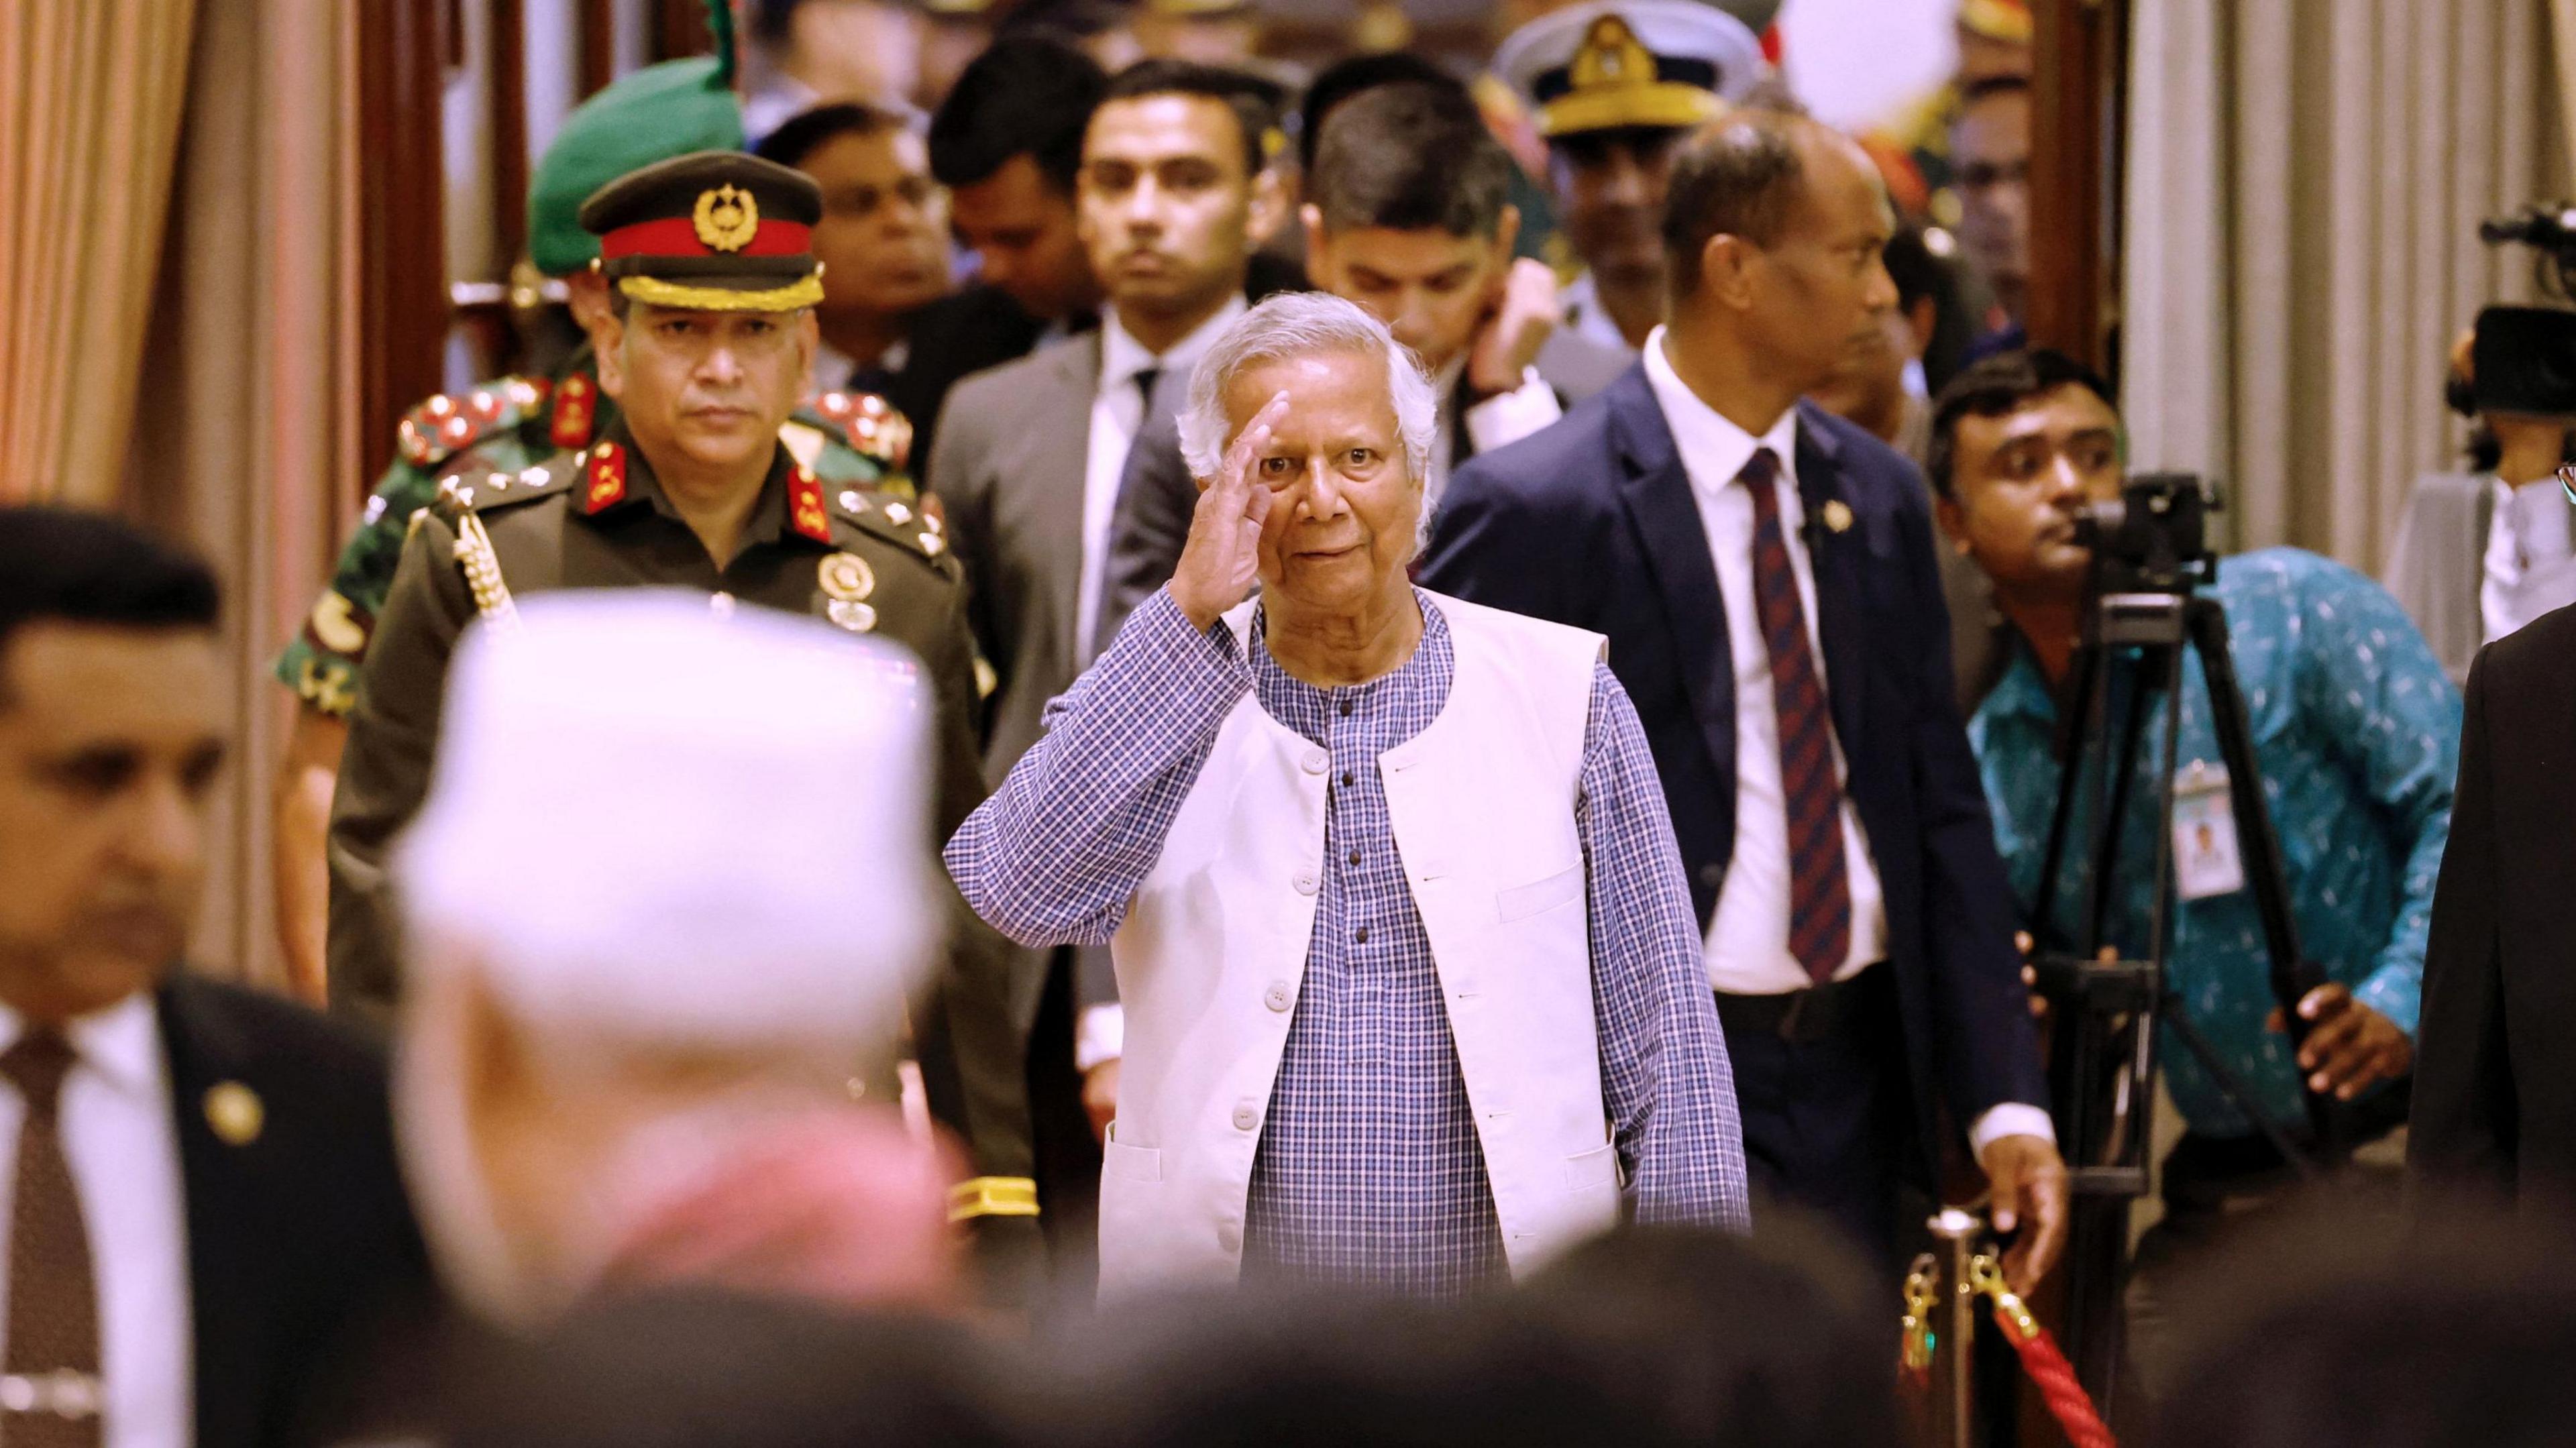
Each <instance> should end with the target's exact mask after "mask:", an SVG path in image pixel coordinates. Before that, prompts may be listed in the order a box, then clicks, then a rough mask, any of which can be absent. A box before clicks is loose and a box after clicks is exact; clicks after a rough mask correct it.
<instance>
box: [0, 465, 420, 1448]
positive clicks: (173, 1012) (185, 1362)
mask: <svg viewBox="0 0 2576 1448" xmlns="http://www.w3.org/2000/svg"><path fill="white" fill-rule="evenodd" d="M215 619H216V590H215V582H214V578H213V576H212V575H211V574H209V573H208V572H207V571H206V570H205V568H204V567H203V565H201V564H199V563H197V562H195V561H194V560H191V559H188V558H184V557H180V556H178V555H175V554H173V553H170V552H168V551H166V550H165V549H163V548H161V547H160V546H158V545H156V544H154V543H152V542H151V541H149V540H148V539H146V538H144V537H143V536H141V535H140V534H137V533H135V532H133V531H132V530H131V529H128V528H126V527H125V526H123V525H122V524H119V523H116V522H113V521H110V520H108V519H106V518H102V517H96V516H92V515H86V514H75V513H67V512H57V511H52V510H45V509H32V508H20V509H6V510H0V880H5V881H6V882H7V885H6V887H5V888H0V1158H5V1159H7V1160H10V1161H12V1162H13V1163H14V1165H12V1166H11V1167H10V1168H9V1171H10V1185H9V1186H8V1187H7V1189H6V1190H7V1193H8V1200H9V1202H10V1210H9V1212H8V1213H7V1215H6V1217H5V1218H0V1220H5V1222H6V1223H7V1226H6V1228H5V1232H6V1237H7V1246H6V1251H7V1261H8V1268H7V1277H6V1286H5V1297H6V1308H5V1316H0V1441H5V1442H8V1443H10V1444H12V1445H19V1444H47V1445H97V1448H124V1445H142V1444H166V1443H185V1442H191V1441H193V1442H195V1443H197V1444H199V1445H201V1448H232V1445H243V1448H249V1445H255V1444H270V1443H277V1442H281V1441H291V1440H292V1439H294V1438H295V1437H296V1436H298V1435H299V1434H300V1433H301V1432H303V1431H305V1430H307V1429H308V1428H312V1427H315V1426H318V1425H317V1424H316V1422H315V1420H316V1418H317V1416H321V1415H323V1414H324V1411H325V1410H324V1403H325V1400H326V1398H329V1397H331V1396H333V1394H334V1391H335V1390H336V1389H337V1388H338V1387H340V1386H342V1384H341V1383H340V1382H339V1381H338V1378H339V1373H340V1371H341V1370H342V1369H343V1368H344V1367H345V1366H346V1365H347V1359H346V1357H345V1354H346V1353H347V1352H348V1351H349V1350H350V1349H351V1348H353V1347H354V1346H355V1345H356V1344H357V1343H358V1342H359V1341H361V1340H362V1339H364V1338H366V1337H367V1336H369V1335H370V1333H371V1332H372V1331H373V1330H374V1329H375V1328H376V1327H377V1326H378V1325H379V1324H381V1323H383V1322H385V1321H387V1320H388V1319H389V1317H390V1315H391V1314H393V1313H394V1312H396V1311H397V1310H398V1309H403V1308H407V1307H415V1306H418V1305H420V1303H419V1294H421V1293H422V1292H424V1291H425V1283H426V1280H427V1279H426V1266H425V1262H424V1258H423V1254H422V1250H421V1245H420V1241H419V1237H418V1233H417V1232H416V1230H415V1229H414V1227H413V1224H412V1218H411V1214H410V1211H409V1209H408V1207H407V1206H406V1205H405V1203H404V1198H403V1192H402V1185H401V1182H400V1180H399V1178H398V1176H397V1173H396V1170H395V1165H394V1147H393V1138H392V1127H391V1122H390V1120H389V1117H388V1114H387V1108H386V1088H385V1067H384V1062H383V1058H382V1056H381V1054H380V1052H378V1051H377V1050H376V1049H375V1048H374V1047H372V1046H371V1045H369V1044H367V1043H365V1042H362V1041H360V1040H358V1039H356V1038H354V1037H352V1036H349V1035H346V1034H344V1033H343V1032H342V1030H341V1028H340V1027H338V1026H336V1025H334V1024H332V1023H331V1022H329V1021H327V1020H325V1019H324V1018H322V1017H320V1016H318V1015H315V1014H313V1013H312V1012H310V1011H307V1010H304V1009H303V1008H301V1007H298V1006H295V1005H292V1004H290V1003H288V1002H286V1001H284V1000H279V999H273V998H270V997H266V996H260V995H255V994H253V993H251V992H248V991H244V990H239V989H236V988H233V987H230V986H224V985H218V984H215V983H213V982H211V981H204V980H195V979H190V978H187V977H185V976H182V975H180V974H178V973H177V972H176V970H175V969H174V967H173V962H174V961H176V960H177V959H178V957H179V953H180V951H181V950H182V949H183V948H184V946H185V944H186V941H187V937H188V931H189V927H190V923H191V920H192V917H193V916H194V914H195V912H196V900H197V896H198V893H199V887H200V885H201V884H202V882H203V879H204V875H205V869H206V863H207V850H206V845H207V839H208V835H209V832H210V830H211V827H212V822H211V820H210V818H209V815H210V812H211V810H212V808H213V803H214V793H215V782H216V779H217V777H218V775H219V772H220V770H221V767H222V763H223V758H224V752H225V748H224V737H223V735H224V730H223V727H222V714H221V708H222V702H221V701H222V700H223V699H224V698H225V696H226V692H227V691H226V688H225V684H224V674H225V667H224V655H223V651H222V648H221V645H220V641H219V639H218V637H217V634H216V628H215Z"/></svg>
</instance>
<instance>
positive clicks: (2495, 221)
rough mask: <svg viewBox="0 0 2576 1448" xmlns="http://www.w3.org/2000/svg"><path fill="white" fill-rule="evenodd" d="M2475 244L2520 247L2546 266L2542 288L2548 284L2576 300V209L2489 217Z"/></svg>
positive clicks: (2563, 207) (2539, 208)
mask: <svg viewBox="0 0 2576 1448" xmlns="http://www.w3.org/2000/svg"><path fill="white" fill-rule="evenodd" d="M2478 240H2480V241H2483V242H2485V243H2486V244H2487V245H2489V246H2507V245H2511V244H2514V243H2517V242H2518V243H2520V244H2522V245H2524V246H2527V247H2530V248H2531V249H2532V250H2534V251H2537V252H2539V253H2540V254H2541V257H2542V259H2543V260H2544V261H2546V262H2547V263H2548V266H2547V268H2546V269H2545V270H2544V271H2543V272H2542V274H2541V275H2542V278H2543V282H2544V285H2545V284H2546V283H2547V282H2548V281H2551V280H2554V281H2555V282H2556V283H2557V287H2556V290H2557V292H2558V294H2559V295H2560V296H2562V297H2570V298H2576V206H2570V205H2568V204H2566V203H2564V202H2561V203H2559V204H2558V205H2556V206H2528V207H2525V208H2523V209H2522V210H2521V211H2519V212H2517V213H2515V214H2514V215H2511V216H2491V217H2488V218H2487V219H2486V220H2484V221H2481V222H2479V223H2478Z"/></svg>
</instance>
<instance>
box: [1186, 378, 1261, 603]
mask: <svg viewBox="0 0 2576 1448" xmlns="http://www.w3.org/2000/svg"><path fill="white" fill-rule="evenodd" d="M1287 415H1288V394H1287V393H1285V392H1282V393H1279V394H1277V395H1276V396H1274V397H1272V398H1271V399H1270V401H1269V402H1267V403H1266V404H1264V405H1263V406H1262V409H1261V410H1260V411H1259V412H1256V413H1254V414H1253V415H1252V421H1250V422H1248V423H1246V424H1244V428H1243V431H1241V432H1239V433H1237V434H1235V439H1234V445H1233V446H1232V447H1229V448H1227V449H1226V450H1225V461H1224V462H1222V463H1220V464H1219V465H1218V466H1217V470H1216V476H1215V477H1214V478H1211V479H1209V480H1208V481H1207V485H1206V486H1205V487H1203V488H1202V489H1200V491H1199V502H1198V508H1197V510H1196V511H1195V512H1193V513H1192V514H1191V515H1190V536H1189V541H1187V542H1185V543H1183V544H1182V545H1181V561H1180V564H1179V565H1178V566H1177V567H1175V568H1174V569H1173V570H1172V582H1171V591H1172V602H1174V603H1177V604H1179V605H1180V606H1181V612H1182V613H1184V614H1186V615H1188V616H1189V620H1190V623H1191V625H1192V626H1193V627H1196V628H1199V629H1202V630H1204V629H1206V628H1207V627H1208V626H1209V625H1211V624H1213V623H1215V622H1216V621H1217V620H1218V619H1220V618H1223V617H1224V616H1225V611H1226V610H1227V609H1230V608H1232V607H1234V606H1235V605H1236V604H1238V603H1241V602H1243V601H1244V600H1245V599H1247V598H1249V597H1251V596H1252V581H1253V580H1254V579H1255V578H1257V577H1259V576H1260V563H1261V524H1262V520H1263V519H1266V518H1268V517H1269V516H1270V488H1269V485H1268V484H1266V483H1264V482H1262V480H1261V477H1260V469H1261V460H1262V458H1263V457H1265V456H1267V455H1268V449H1269V447H1270V429H1271V425H1272V424H1274V423H1276V422H1278V421H1279V419H1281V418H1283V417H1285V416H1287Z"/></svg>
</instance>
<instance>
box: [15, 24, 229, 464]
mask: <svg viewBox="0 0 2576 1448" xmlns="http://www.w3.org/2000/svg"><path fill="white" fill-rule="evenodd" d="M195 12H196V0H6V3H0V502H5V501H11V500H25V499H30V498H35V499H54V500H60V501H64V502H72V503H89V504H103V503H105V502H107V501H109V500H111V499H113V498H114V497H115V496H116V493H117V489H118V480H119V478H120V477H121V476H122V474H123V472H124V470H125V465H126V446H127V442H128V439H129V435H130V433H131V431H132V429H133V425H134V413H135V402H136V395H137V391H138V388H137V377H136V372H137V366H138V364H139V363H140V361H141V359H142V355H143V340H144V329H145V325H146V323H147V321H148V320H149V317H150V305H151V296H152V276H153V270H154V267H155V266H156V264H157V263H158V260H159V258H160V255H161V238H162V216H163V212H164V210H165V208H166V206H167V204H168V201H169V195H170V168H171V162H172V158H173V157H174V156H175V154H176V153H177V151H178V145H179V115H180V109H181V105H182V102H183V100H184V98H185V94H186V85H187V74H188V52H189V32H190V29H191V26H192V22H193V21H194V18H195Z"/></svg>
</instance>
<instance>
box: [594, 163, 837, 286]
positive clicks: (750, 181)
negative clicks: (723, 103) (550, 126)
mask: <svg viewBox="0 0 2576 1448" xmlns="http://www.w3.org/2000/svg"><path fill="white" fill-rule="evenodd" d="M822 217H823V193H822V190H821V189H820V188H818V187H817V186H815V184H814V182H813V181H812V179H811V178H809V177H807V176H806V175H805V174H804V173H803V172H801V171H796V170H792V169H790V168H788V167H785V166H781V165H778V164H777V163H775V162H772V161H764V160H762V159H760V158H759V157H757V156H746V155H744V154H742V153H741V152H739V151H700V152H697V153H695V154H694V155H688V156H675V157H673V158H671V159H670V160H668V161H661V162H657V163H655V164H653V165H650V166H647V167H645V168H644V169H642V170H640V171H632V172H629V173H627V174H626V175H624V176H621V177H619V178H617V179H616V180H614V181H611V182H609V183H608V184H607V185H605V186H603V187H601V188H599V190H598V191H596V192H594V193H593V194H592V195H591V198H590V199H589V200H588V201H585V202H583V203H582V204H581V224H582V226H583V228H584V229H585V230H588V231H589V232H590V233H592V234H593V235H595V236H597V237H598V238H599V260H598V261H596V262H594V263H592V265H594V266H596V267H598V268H599V270H600V272H601V274H602V275H604V276H606V277H607V278H608V279H609V280H610V281H612V282H614V283H616V285H617V289H618V290H619V291H620V292H622V293H624V294H625V295H627V296H629V297H632V298H634V299H635V300H636V301H639V302H647V303H650V304H652V305H654V306H657V307H693V308H699V309H702V310H707V311H719V312H792V311H795V310H797V309H798V308H800V307H810V306H813V305H814V304H815V303H817V302H820V301H821V300H823V280H822V274H823V269H822V267H821V265H820V264H818V263H817V262H816V261H815V260H814V223H815V222H817V221H820V220H821V219H822Z"/></svg>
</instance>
